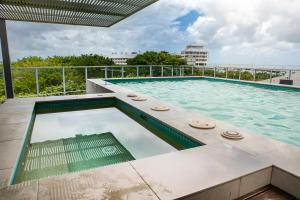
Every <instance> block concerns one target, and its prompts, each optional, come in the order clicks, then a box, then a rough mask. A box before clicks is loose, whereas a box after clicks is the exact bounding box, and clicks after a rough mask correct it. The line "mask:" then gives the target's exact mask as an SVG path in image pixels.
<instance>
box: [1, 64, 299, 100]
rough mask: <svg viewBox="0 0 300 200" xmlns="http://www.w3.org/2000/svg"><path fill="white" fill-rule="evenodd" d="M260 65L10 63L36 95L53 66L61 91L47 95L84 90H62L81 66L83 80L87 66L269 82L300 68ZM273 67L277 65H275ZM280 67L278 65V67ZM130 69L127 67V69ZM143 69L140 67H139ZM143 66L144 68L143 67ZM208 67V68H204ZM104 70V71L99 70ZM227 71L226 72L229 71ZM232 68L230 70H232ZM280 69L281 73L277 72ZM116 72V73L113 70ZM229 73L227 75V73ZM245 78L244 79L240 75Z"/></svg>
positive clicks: (108, 72)
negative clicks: (29, 74)
mask: <svg viewBox="0 0 300 200" xmlns="http://www.w3.org/2000/svg"><path fill="white" fill-rule="evenodd" d="M261 67H262V65H259V66H255V65H207V66H189V65H179V66H176V65H124V66H122V65H117V66H44V67H43V66H41V67H38V66H36V67H13V68H12V71H14V70H32V71H33V72H34V73H35V82H36V96H42V95H45V94H43V93H41V91H40V84H39V72H40V71H41V70H43V69H57V70H61V77H62V78H61V79H62V80H61V84H62V87H63V91H62V92H57V93H51V94H50V93H49V94H48V95H54V94H63V95H66V94H69V93H74V92H81V91H85V90H79V88H78V90H75V91H67V90H66V73H68V71H67V70H66V69H84V80H85V81H87V79H88V78H89V77H88V75H89V74H88V71H89V69H91V68H99V69H100V70H101V71H102V75H101V77H99V78H105V79H107V78H116V77H118V78H125V77H128V74H129V73H130V76H133V77H154V76H155V77H158V76H161V77H164V76H171V77H172V76H179V77H181V76H211V77H220V73H221V74H222V78H226V79H230V78H231V79H232V78H233V79H238V80H241V79H242V75H243V74H244V72H250V73H251V74H252V80H251V81H257V79H258V77H257V74H258V73H260V72H264V73H268V74H267V75H268V77H266V75H265V78H266V79H268V80H269V81H270V83H272V79H273V78H274V76H279V75H280V76H282V75H285V76H287V77H288V79H291V78H292V76H293V73H292V72H295V71H300V68H296V66H294V67H295V68H283V66H279V65H278V66H270V67H269V68H265V67H264V68H261ZM276 67H277V68H276ZM278 67H281V68H278ZM129 69H130V70H131V71H127V70H129ZM143 69H144V71H143ZM145 69H146V70H145ZM0 70H1V67H0ZM207 70H210V71H207ZM103 72H104V73H103ZM229 72H230V73H229ZM233 72H234V74H232V73H233ZM280 72H282V73H280ZM116 73H117V74H116ZM229 75H230V76H231V77H229ZM244 80H245V79H244Z"/></svg>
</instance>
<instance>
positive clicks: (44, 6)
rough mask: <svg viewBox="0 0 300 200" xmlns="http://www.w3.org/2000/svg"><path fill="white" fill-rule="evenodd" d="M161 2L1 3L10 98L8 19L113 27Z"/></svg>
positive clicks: (72, 0)
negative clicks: (6, 21)
mask: <svg viewBox="0 0 300 200" xmlns="http://www.w3.org/2000/svg"><path fill="white" fill-rule="evenodd" d="M156 1H158V0H0V39H1V46H2V57H3V67H4V79H5V91H6V97H7V98H13V97H14V93H13V83H12V76H11V63H10V56H9V48H8V40H7V30H6V23H5V20H16V21H29V22H42V23H53V24H70V25H82V26H96V27H110V26H112V25H114V24H116V23H118V22H119V21H121V20H123V19H125V18H127V17H129V16H131V15H132V14H134V13H136V12H138V11H140V10H142V9H143V8H145V7H147V6H149V5H151V4H152V3H154V2H156Z"/></svg>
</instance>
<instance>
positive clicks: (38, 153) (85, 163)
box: [16, 133, 134, 183]
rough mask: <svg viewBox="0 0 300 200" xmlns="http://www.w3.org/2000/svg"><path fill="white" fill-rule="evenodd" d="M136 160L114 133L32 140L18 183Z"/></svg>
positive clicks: (20, 170)
mask: <svg viewBox="0 0 300 200" xmlns="http://www.w3.org/2000/svg"><path fill="white" fill-rule="evenodd" d="M130 160H134V157H133V156H132V155H131V154H130V152H129V151H128V150H127V149H126V148H125V147H124V146H123V145H122V144H121V143H120V142H119V141H118V140H117V139H116V138H115V137H114V136H113V134H112V133H102V134H93V135H76V136H75V137H73V138H66V139H59V140H51V141H45V142H40V143H33V144H30V145H29V146H28V148H27V151H26V155H25V159H24V160H23V162H22V164H21V167H20V169H19V173H18V176H17V181H16V182H17V183H19V182H23V181H28V180H33V179H39V178H43V177H48V176H56V175H61V174H65V173H68V172H76V171H80V170H84V169H90V168H95V167H100V166H105V165H111V164H116V163H120V162H126V161H130Z"/></svg>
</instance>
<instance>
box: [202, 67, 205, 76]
mask: <svg viewBox="0 0 300 200" xmlns="http://www.w3.org/2000/svg"><path fill="white" fill-rule="evenodd" d="M204 69H205V68H204V66H203V67H202V76H204Z"/></svg>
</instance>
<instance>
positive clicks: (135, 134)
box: [12, 97, 202, 183]
mask: <svg viewBox="0 0 300 200" xmlns="http://www.w3.org/2000/svg"><path fill="white" fill-rule="evenodd" d="M201 145H202V143H200V142H198V141H197V140H195V139H193V138H191V137H189V136H187V135H185V134H184V133H182V132H180V131H178V130H177V129H174V128H172V127H170V126H169V125H167V124H165V123H163V122H161V121H159V120H157V119H156V118H154V117H152V116H150V115H149V114H147V113H144V112H142V111H140V110H139V109H137V108H135V107H133V106H131V105H129V104H127V103H125V102H123V101H121V100H119V99H117V98H114V97H110V98H95V99H73V100H61V101H49V102H48V101H45V102H37V103H36V104H35V107H34V110H33V113H32V119H31V121H30V125H29V128H28V130H27V134H26V137H25V140H24V143H23V146H22V151H21V153H20V156H19V159H18V163H17V166H16V168H15V170H14V175H13V180H12V183H20V182H23V181H29V180H33V179H39V178H43V177H48V176H57V175H61V174H65V173H70V172H76V171H81V170H86V169H91V168H95V167H101V166H106V165H111V164H117V163H121V162H127V161H131V160H136V159H140V158H146V157H150V156H155V155H159V154H164V153H168V152H174V151H178V150H183V149H187V148H193V147H198V146H201Z"/></svg>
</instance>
